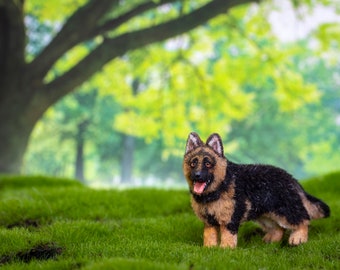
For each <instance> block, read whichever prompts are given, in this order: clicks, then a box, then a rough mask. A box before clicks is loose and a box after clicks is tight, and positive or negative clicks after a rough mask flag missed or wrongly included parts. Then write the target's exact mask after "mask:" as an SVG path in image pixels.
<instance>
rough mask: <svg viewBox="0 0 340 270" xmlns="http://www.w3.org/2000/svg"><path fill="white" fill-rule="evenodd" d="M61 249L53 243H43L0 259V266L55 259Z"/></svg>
mask: <svg viewBox="0 0 340 270" xmlns="http://www.w3.org/2000/svg"><path fill="white" fill-rule="evenodd" d="M62 251H63V249H62V248H61V247H59V246H57V245H56V244H55V243H43V244H39V245H36V246H35V247H33V248H31V249H29V250H25V251H20V252H18V253H16V254H9V255H4V256H2V257H1V258H0V265H2V264H7V263H10V262H12V261H22V262H25V263H29V262H30V261H31V260H34V259H36V260H51V259H55V258H56V257H57V256H58V255H60V254H61V253H62Z"/></svg>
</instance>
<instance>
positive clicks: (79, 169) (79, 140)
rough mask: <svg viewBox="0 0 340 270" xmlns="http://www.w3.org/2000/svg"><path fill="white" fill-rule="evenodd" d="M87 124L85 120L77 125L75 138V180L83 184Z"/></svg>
mask: <svg viewBox="0 0 340 270" xmlns="http://www.w3.org/2000/svg"><path fill="white" fill-rule="evenodd" d="M88 124H89V121H88V120H85V121H83V122H81V123H80V124H78V133H77V136H76V145H77V150H76V164H75V168H76V169H75V178H76V179H78V180H80V181H81V182H83V183H85V176H84V163H85V162H84V145H85V138H84V137H85V133H86V129H87V126H88Z"/></svg>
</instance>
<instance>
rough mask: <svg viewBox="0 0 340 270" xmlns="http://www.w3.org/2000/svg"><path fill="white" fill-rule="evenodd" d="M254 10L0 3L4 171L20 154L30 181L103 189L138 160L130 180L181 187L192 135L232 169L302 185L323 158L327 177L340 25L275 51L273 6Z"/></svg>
mask: <svg viewBox="0 0 340 270" xmlns="http://www.w3.org/2000/svg"><path fill="white" fill-rule="evenodd" d="M251 2H253V1H251V0H248V1H226V0H224V1H217V0H215V1H174V0H172V1H170V0H167V1H166V0H164V1H162V0H160V1H128V3H125V2H122V1H105V0H103V1H100V2H98V1H96V2H95V1H85V0H79V1H67V0H63V1H49V2H46V1H39V0H34V1H33V0H32V1H27V2H26V3H25V5H23V3H21V2H20V1H10V0H3V1H2V2H1V5H0V7H1V8H0V10H1V11H0V13H1V14H4V15H6V16H5V17H4V18H6V20H3V23H2V24H1V27H2V28H1V29H4V30H6V31H4V32H3V33H4V35H2V36H3V37H6V39H5V38H3V39H1V42H0V44H1V45H0V51H1V52H2V54H1V57H2V58H1V59H2V60H3V63H5V65H2V71H3V72H1V74H2V75H3V76H2V77H1V79H0V85H1V89H2V90H1V96H2V97H3V99H1V101H0V103H1V104H0V105H1V106H0V108H1V109H0V116H1V119H3V121H2V122H1V124H2V125H3V127H0V130H1V132H0V135H1V147H2V149H3V152H2V154H0V169H1V171H2V172H18V169H19V168H20V165H21V161H22V157H23V155H24V153H26V158H25V163H24V172H27V173H34V172H43V173H52V174H57V175H63V174H66V175H70V173H71V171H77V172H78V177H80V178H84V176H81V175H82V173H84V172H83V171H84V170H85V172H86V175H87V177H85V178H95V177H96V175H97V176H98V175H101V176H100V177H103V178H107V177H108V175H110V176H109V178H110V179H111V178H112V176H113V175H117V174H119V173H120V171H121V170H122V169H121V164H122V163H123V160H126V162H125V163H132V160H134V166H135V168H137V169H136V170H137V171H136V172H135V176H136V177H145V176H148V175H156V176H157V177H161V178H164V179H166V178H171V177H177V178H178V177H179V176H178V171H179V170H180V167H181V165H180V163H181V156H182V154H183V144H184V143H185V139H186V136H187V134H188V132H190V131H192V130H196V131H198V132H200V133H201V135H202V137H205V136H207V135H209V134H210V133H212V132H219V133H221V135H222V137H224V138H225V143H226V146H227V147H226V151H227V153H226V154H227V155H228V154H230V155H231V157H234V158H236V159H237V161H240V162H245V161H246V162H268V163H274V164H276V165H280V164H282V165H283V166H284V167H287V168H289V169H290V170H291V171H292V172H294V173H297V174H299V175H301V176H303V175H308V174H312V173H318V172H319V170H316V169H315V168H314V166H312V165H311V164H313V163H316V162H321V161H320V159H322V156H323V155H321V153H329V155H331V156H332V155H334V158H333V157H332V159H331V160H332V161H331V162H330V164H335V163H336V162H337V158H336V154H335V153H334V151H333V147H334V146H335V145H337V144H338V143H339V136H338V134H339V127H338V126H336V125H335V120H334V119H336V117H337V114H338V113H339V108H338V107H337V106H336V105H334V104H332V105H331V106H329V107H327V109H325V107H326V106H328V105H329V100H330V99H332V98H334V100H338V98H339V97H338V95H337V94H336V93H335V92H334V91H335V90H334V89H335V88H334V85H333V86H332V82H333V80H334V76H336V75H335V74H336V73H337V70H338V68H339V67H338V63H337V62H336V61H334V54H336V53H338V50H339V43H338V40H339V39H337V38H338V37H339V32H340V31H339V27H338V24H336V23H326V24H323V25H320V26H319V28H317V29H316V30H315V31H314V32H312V33H310V35H309V36H308V37H306V38H305V39H304V40H296V41H294V42H291V43H284V42H281V41H280V40H279V38H278V37H277V36H276V35H275V34H274V33H273V31H272V24H271V23H270V20H269V19H268V18H269V16H270V14H271V13H272V11H273V10H274V9H279V10H280V7H281V3H277V2H270V1H265V2H263V3H261V4H253V5H243V4H246V3H248V4H249V3H251ZM254 2H256V1H254ZM291 3H292V4H293V8H295V9H296V10H297V11H299V10H300V9H306V8H310V9H311V10H313V7H314V6H315V5H317V4H318V5H326V6H329V7H330V8H333V9H334V8H336V4H334V3H328V2H327V3H324V2H323V1H300V2H297V1H291ZM282 6H283V7H286V6H285V5H283V4H282ZM334 10H335V9H334ZM282 12H284V11H282ZM334 12H335V11H334ZM219 15H220V16H219ZM8 25H11V27H9V28H8V27H7V26H8ZM198 26H200V27H199V28H197V27H198ZM20 29H21V30H20ZM192 29H194V31H190V30H192ZM14 31H16V32H14ZM13 33H16V34H15V35H14V34H13ZM26 34H27V39H26V38H25V36H26ZM11 51H16V53H15V54H13V53H11ZM98 71H99V72H98ZM320 74H323V76H320ZM17 78H20V80H18V79H17ZM325 83H327V84H330V86H329V87H325V86H324V85H323V84H325ZM76 89H77V92H76V93H74V94H72V95H69V93H71V92H72V91H73V90H76ZM66 95H68V96H67V97H66V98H63V97H64V96H66ZM62 98H63V99H62ZM61 99H62V100H61ZM60 100H61V102H59V103H56V102H57V101H60ZM330 103H331V102H330ZM335 103H336V102H335ZM13 104H15V105H16V106H14V107H13ZM53 105H54V106H53ZM52 106H53V107H52ZM46 111H47V113H45V112H46ZM318 111H320V112H319V113H318ZM44 114H45V117H44V118H43V119H42V120H41V121H40V122H38V121H39V119H41V117H42V116H43V115H44ZM311 115H313V119H314V121H312V120H311V119H309V116H311ZM324 118H327V119H329V121H322V120H321V119H324ZM317 119H319V120H317ZM37 122H38V125H36V123H37ZM321 122H322V124H321ZM318 126H320V128H317V127H318ZM34 127H36V128H35V130H34V134H33V137H31V143H30V148H29V151H28V152H26V146H27V143H28V139H29V138H30V134H31V132H32V130H33V128H34ZM299 127H300V128H299ZM301 127H303V128H301ZM321 127H322V128H321ZM332 129H333V130H335V133H334V134H333V135H331V134H330V130H332ZM321 138H322V139H321ZM311 144H312V147H310V145H311ZM124 147H130V150H129V151H127V150H126V149H124ZM131 147H132V148H131ZM290 147H291V148H290ZM131 149H135V151H133V152H134V153H133V156H130V157H126V156H125V157H124V153H126V152H131ZM261 153H263V154H265V157H260V154H261ZM76 160H77V162H76ZM156 161H157V162H156ZM170 161H171V162H170ZM324 163H325V164H326V162H324ZM42 164H44V166H46V167H45V168H44V169H41V168H40V169H39V167H43V166H42ZM150 164H155V165H154V166H150ZM307 164H308V165H307ZM328 164H329V163H328ZM84 166H85V168H84ZM75 167H76V168H77V169H75ZM325 167H327V166H326V165H325ZM124 168H125V169H124V170H127V169H128V170H130V169H131V168H127V167H124ZM174 168H175V169H174ZM328 168H329V169H332V168H334V166H333V165H329V166H328ZM124 170H123V171H124ZM75 174H76V176H77V173H75Z"/></svg>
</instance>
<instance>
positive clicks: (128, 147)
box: [120, 135, 135, 183]
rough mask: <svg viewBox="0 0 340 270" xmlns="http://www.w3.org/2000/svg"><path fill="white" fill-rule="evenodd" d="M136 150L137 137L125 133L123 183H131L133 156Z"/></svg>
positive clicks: (122, 164)
mask: <svg viewBox="0 0 340 270" xmlns="http://www.w3.org/2000/svg"><path fill="white" fill-rule="evenodd" d="M134 151H135V138H134V137H133V136H130V135H123V153H122V160H121V174H120V177H121V179H120V181H121V183H131V182H132V174H133V156H134Z"/></svg>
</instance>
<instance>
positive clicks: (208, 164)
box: [204, 161, 212, 169]
mask: <svg viewBox="0 0 340 270" xmlns="http://www.w3.org/2000/svg"><path fill="white" fill-rule="evenodd" d="M204 165H205V167H206V168H208V169H209V168H211V167H212V164H211V163H210V162H209V161H206V162H205V163H204Z"/></svg>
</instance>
